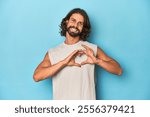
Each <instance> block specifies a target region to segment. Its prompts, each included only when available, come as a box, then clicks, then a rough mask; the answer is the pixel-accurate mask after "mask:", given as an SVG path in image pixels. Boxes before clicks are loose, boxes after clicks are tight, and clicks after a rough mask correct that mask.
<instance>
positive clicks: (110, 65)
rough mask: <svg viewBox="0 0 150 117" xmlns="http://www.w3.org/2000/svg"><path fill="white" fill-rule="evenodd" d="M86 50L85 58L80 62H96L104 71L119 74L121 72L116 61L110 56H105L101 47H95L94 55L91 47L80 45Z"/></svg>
mask: <svg viewBox="0 0 150 117" xmlns="http://www.w3.org/2000/svg"><path fill="white" fill-rule="evenodd" d="M82 46H83V47H84V48H85V49H86V50H85V51H84V53H85V54H86V55H87V56H88V58H87V60H86V61H84V62H82V63H81V64H87V63H90V64H97V65H99V66H101V67H102V68H103V69H105V70H106V71H108V72H110V73H113V74H116V75H121V74H122V69H121V67H120V65H119V63H118V62H117V61H115V60H114V59H112V58H110V57H109V56H107V55H106V54H105V53H104V52H103V50H102V49H100V48H99V47H97V56H96V57H95V56H94V52H93V50H92V49H91V48H89V47H88V46H86V45H82Z"/></svg>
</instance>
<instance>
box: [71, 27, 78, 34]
mask: <svg viewBox="0 0 150 117" xmlns="http://www.w3.org/2000/svg"><path fill="white" fill-rule="evenodd" d="M70 31H71V32H75V33H77V32H78V30H77V29H76V28H70Z"/></svg>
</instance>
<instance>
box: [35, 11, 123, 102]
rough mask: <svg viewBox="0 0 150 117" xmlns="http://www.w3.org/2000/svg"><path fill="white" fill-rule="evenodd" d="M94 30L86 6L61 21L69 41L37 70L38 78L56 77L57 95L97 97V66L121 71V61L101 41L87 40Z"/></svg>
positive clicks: (54, 78) (118, 72) (50, 53)
mask: <svg viewBox="0 0 150 117" xmlns="http://www.w3.org/2000/svg"><path fill="white" fill-rule="evenodd" d="M90 30H91V26H90V21H89V18H88V15H87V14H86V12H85V11H84V10H83V9H80V8H76V9H73V10H71V11H70V12H69V13H68V14H67V16H66V17H65V18H64V19H63V20H62V22H61V35H62V36H65V37H66V39H65V41H64V42H63V43H62V44H60V45H58V46H57V47H55V48H52V49H50V50H49V51H48V52H47V53H46V55H45V57H44V60H43V61H42V62H41V63H40V64H39V65H38V67H37V68H36V70H35V72H34V76H33V77H34V80H35V81H36V82H38V81H41V80H44V79H46V78H49V77H52V84H53V99H56V100H72V99H76V100H95V99H96V98H95V97H96V94H95V77H94V67H95V65H98V66H100V67H102V68H103V69H105V70H106V71H108V72H110V73H113V74H116V75H121V74H122V69H121V67H120V65H119V64H118V63H117V62H116V61H115V60H114V59H112V58H110V57H109V56H108V55H106V54H105V53H104V52H103V50H102V49H101V48H99V47H97V45H95V44H92V43H89V42H87V41H86V39H87V37H88V36H89V33H90Z"/></svg>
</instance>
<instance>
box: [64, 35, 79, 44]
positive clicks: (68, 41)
mask: <svg viewBox="0 0 150 117" xmlns="http://www.w3.org/2000/svg"><path fill="white" fill-rule="evenodd" d="M78 41H80V37H79V36H78V37H71V36H70V35H69V34H68V33H66V40H65V43H66V44H68V45H72V44H75V43H77V42H78Z"/></svg>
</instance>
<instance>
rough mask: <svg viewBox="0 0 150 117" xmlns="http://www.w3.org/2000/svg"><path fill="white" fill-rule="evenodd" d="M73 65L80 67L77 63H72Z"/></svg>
mask: <svg viewBox="0 0 150 117" xmlns="http://www.w3.org/2000/svg"><path fill="white" fill-rule="evenodd" d="M73 65H74V66H77V67H81V65H80V64H79V63H74V64H73Z"/></svg>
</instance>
